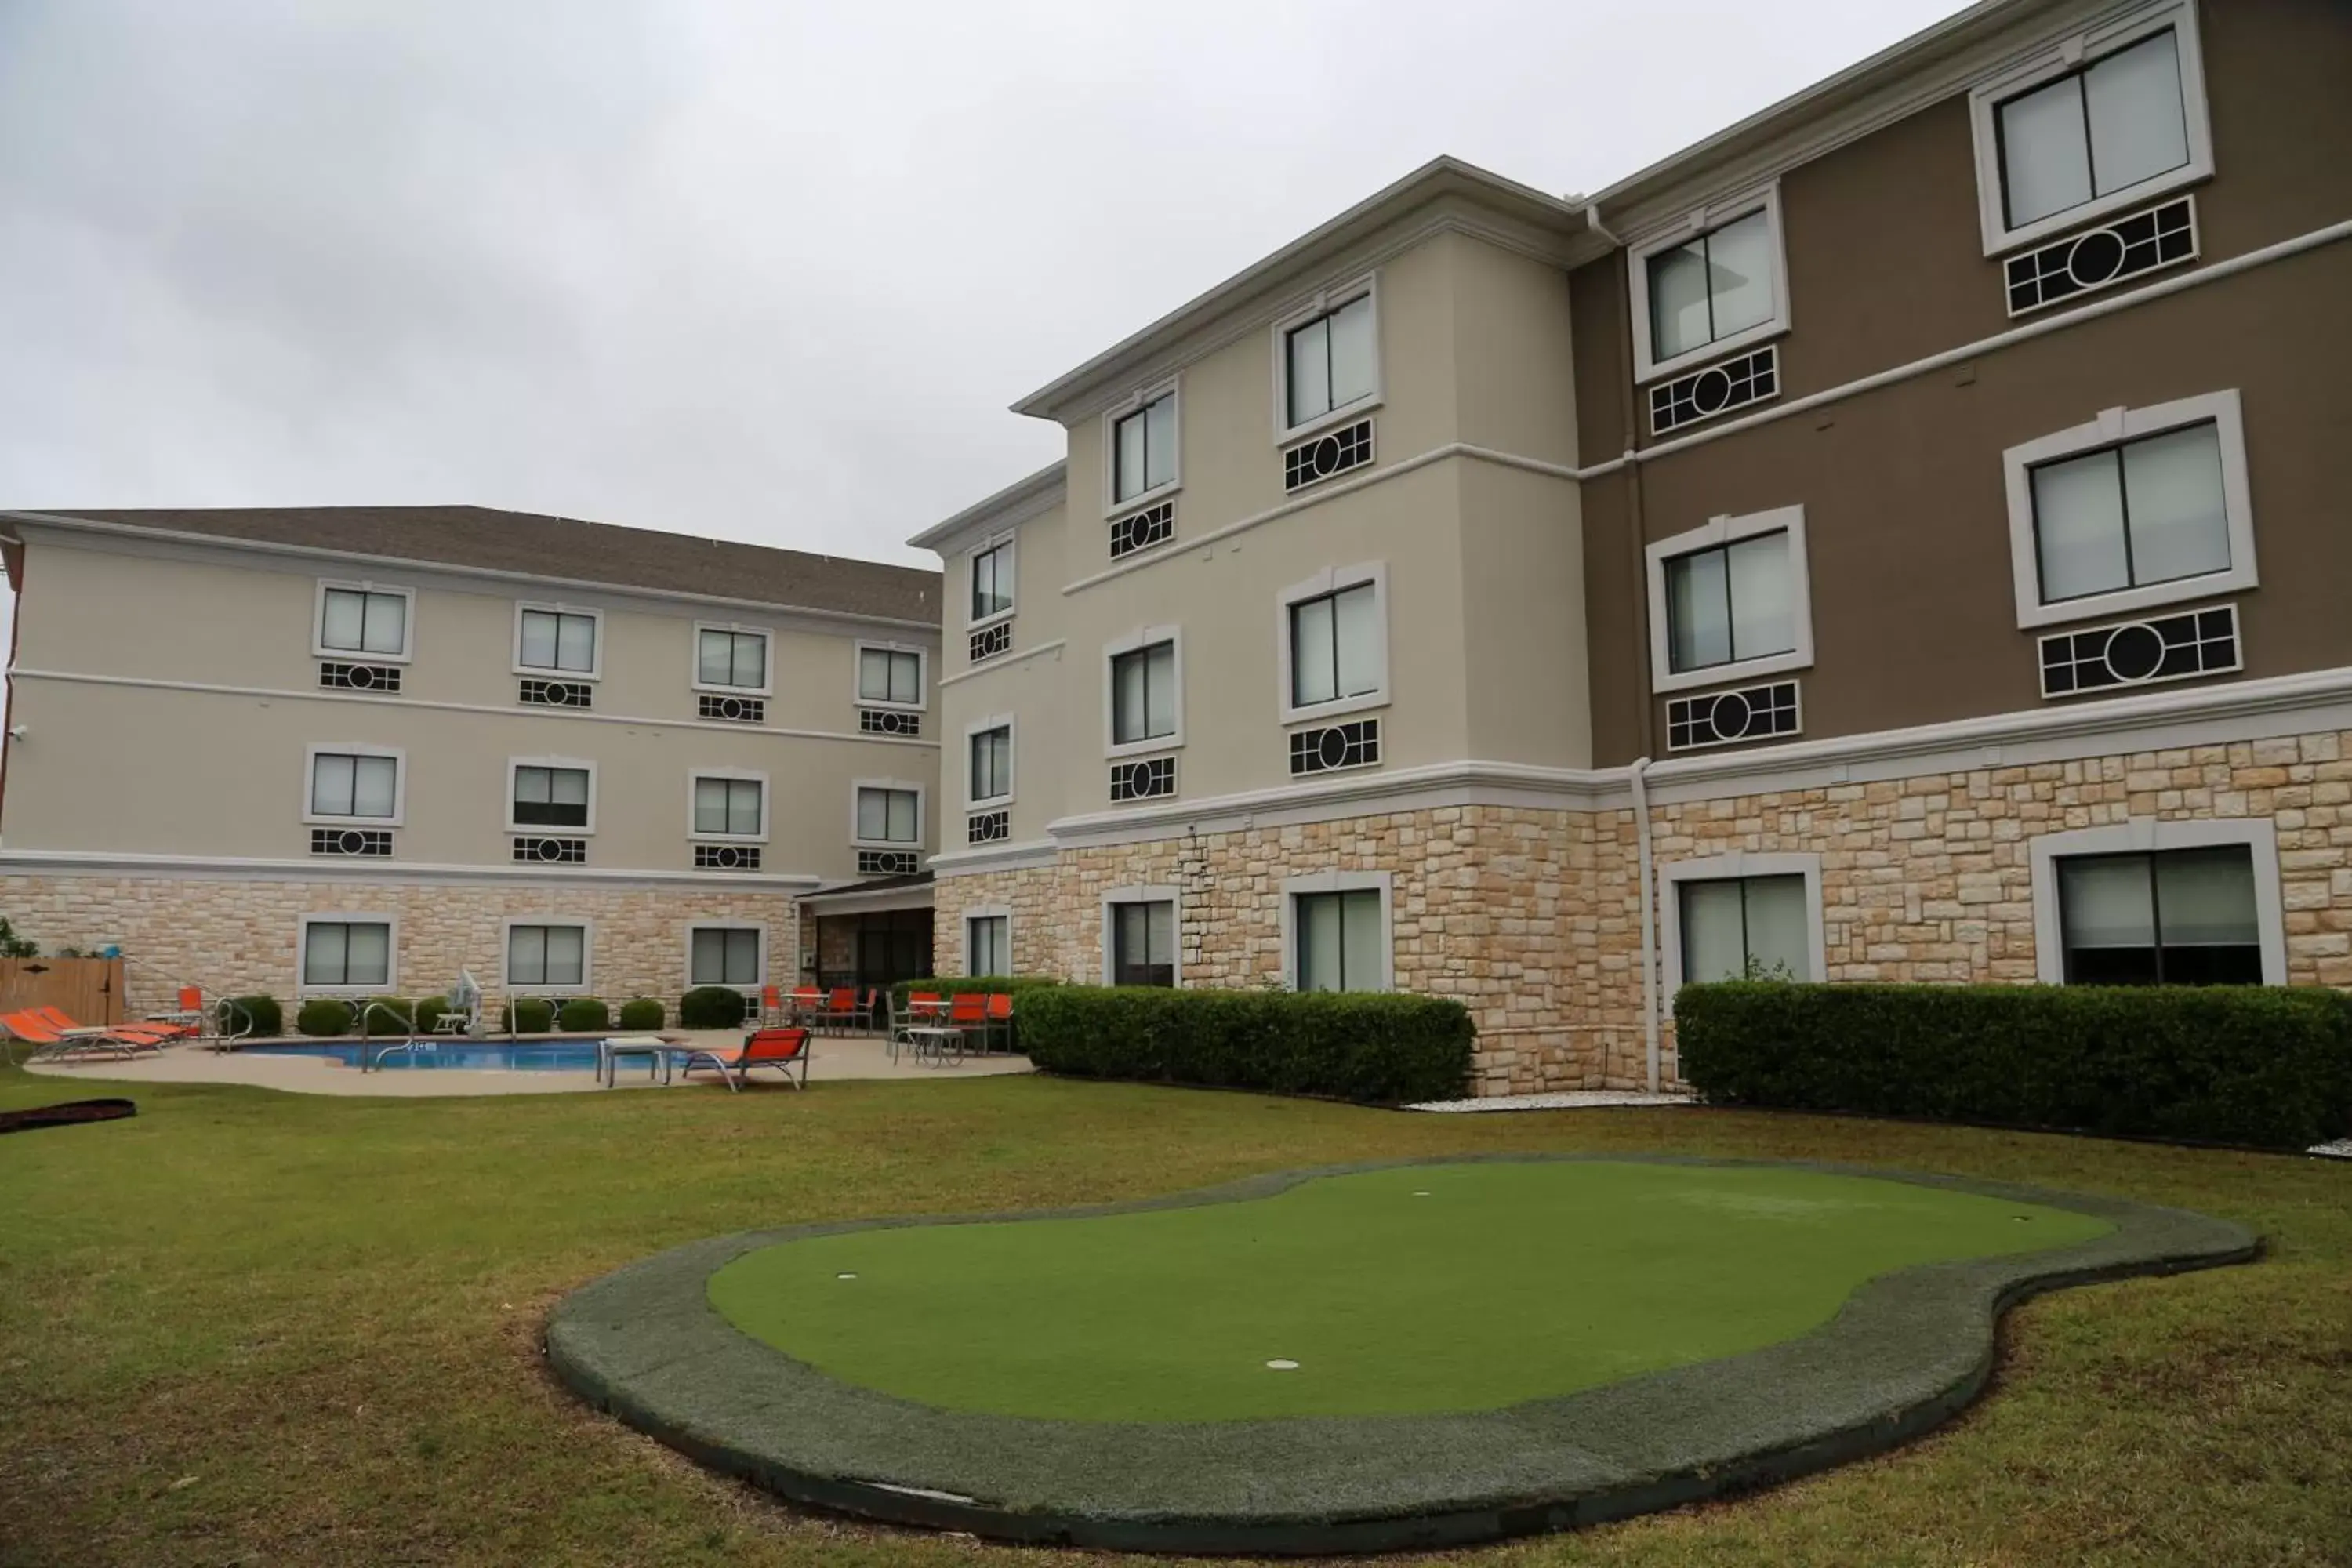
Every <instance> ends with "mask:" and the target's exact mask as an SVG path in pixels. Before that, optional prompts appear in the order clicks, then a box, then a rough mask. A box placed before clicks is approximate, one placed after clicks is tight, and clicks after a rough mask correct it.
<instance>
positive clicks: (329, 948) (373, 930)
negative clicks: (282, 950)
mask: <svg viewBox="0 0 2352 1568" xmlns="http://www.w3.org/2000/svg"><path fill="white" fill-rule="evenodd" d="M391 984H392V922H391V921H375V920H313V921H304V922H303V924H302V985H303V988H304V989H306V990H329V991H382V990H385V989H388V988H389V987H390V986H391Z"/></svg>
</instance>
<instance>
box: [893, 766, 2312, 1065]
mask: <svg viewBox="0 0 2352 1568" xmlns="http://www.w3.org/2000/svg"><path fill="white" fill-rule="evenodd" d="M2246 816H2259V817H2268V818H2269V819H2271V821H2272V822H2273V826H2275V828H2276V831H2277V837H2278V852H2279V878H2280V882H2281V895H2282V904H2283V907H2284V925H2285V937H2286V953H2287V970H2288V979H2289V981H2290V982H2291V983H2293V984H2326V985H2337V986H2352V735H2347V734H2342V733H2335V732H2328V733H2319V734H2306V735H2298V736H2284V737H2280V738H2277V739H2273V740H2264V741H2256V742H2239V743H2235V744H2230V745H2212V746H2195V747H2184V748H2179V749H2176V750H2168V751H2162V752H2128V753H2118V754H2116V755H2113V756H2106V757H2097V758H2091V759H2086V760H2083V761H2078V762H2067V763H2035V764H2031V765H2023V766H2012V767H1991V768H1980V769H1971V770H1967V771H1964V772H1959V773H1933V774H1927V775H1922V776H1920V777H1916V778H1909V779H1901V780H1893V781H1886V782H1879V783H1870V784H1832V785H1824V786H1822V787H1818V788H1811V789H1802V790H1786V791H1776V792H1770V793H1765V794H1757V795H1732V796H1726V797H1724V798H1720V799H1715V800H1701V801H1687V802H1676V803H1674V804H1667V805H1654V806H1653V808H1652V833H1653V840H1652V852H1653V854H1654V858H1655V859H1656V862H1657V864H1658V866H1659V867H1660V868H1664V866H1666V865H1667V864H1669V863H1671V862H1673V861H1675V860H1682V859H1689V858H1696V857H1700V856H1710V855H1720V854H1726V853H1728V852H1730V851H1732V850H1746V851H1751V852H1774V851H1791V850H1797V851H1813V852H1818V853H1819V854H1820V855H1821V857H1822V926H1823V936H1824V941H1825V947H1826V960H1827V974H1828V978H1830V979H1831V980H1880V981H2015V982H2031V981H2032V980H2033V979H2034V977H2035V974H2036V964H2035V952H2034V930H2033V893H2032V862H2031V859H2030V857H2029V853H2028V849H2027V841H2028V840H2029V839H2030V838H2032V837H2034V836H2036V835H2038V834H2042V833H2051V832H2059V831H2063V830H2068V829H2073V828H2081V827H2095V826H2107V825H2112V824H2118V823H2122V822H2125V821H2127V820H2130V819H2133V818H2157V819H2161V820H2183V819H2192V818H2206V817H2246ZM1328 870H1386V871H1389V872H1391V873H1392V874H1393V879H1394V883H1393V894H1392V899H1391V931H1392V934H1393V937H1394V941H1395V978H1396V984H1397V985H1398V987H1399V988H1400V989H1402V990H1409V991H1417V992H1423V993H1427V994H1433V995H1453V996H1459V997H1461V998H1462V999H1463V1000H1464V1001H1465V1003H1467V1004H1468V1005H1469V1006H1470V1008H1471V1011H1472V1014H1473V1016H1475V1018H1476V1019H1477V1022H1478V1028H1479V1035H1480V1045H1479V1056H1478V1072H1477V1088H1478V1090H1479V1091H1480V1092H1481V1093H1490V1094H1492V1093H1525V1092H1534V1091H1540V1090H1547V1089H1577V1088H1632V1087H1638V1086H1639V1085H1640V1084H1641V1083H1642V1082H1643V1078H1644V1076H1645V1075H1644V1062H1643V1026H1642V1003H1641V984H1640V953H1641V931H1640V924H1639V921H1640V902H1639V891H1638V888H1637V883H1638V861H1637V857H1636V848H1635V841H1634V833H1633V814H1632V813H1631V812H1630V811H1602V812H1572V811H1547V810H1534V809H1524V808H1507V807H1496V806H1462V807H1454V808H1441V809H1433V810H1423V811H1414V812H1402V813H1397V814H1394V815H1391V816H1369V817H1356V818H1349V819H1345V820H1340V821H1334V822H1325V823H1315V824H1309V825H1306V826H1288V827H1278V828H1251V829H1243V830H1237V831H1233V832H1226V833H1215V834H1207V835H1201V836H1198V837H1186V838H1177V839H1163V840H1160V841H1156V842H1146V843H1135V844H1127V845H1118V846H1111V847H1088V848H1078V849H1070V850H1066V851H1064V852H1063V853H1062V854H1061V855H1060V856H1059V857H1058V858H1057V861H1056V863H1055V864H1054V865H1052V866H1048V867H1035V868H1024V869H1018V870H1010V871H997V872H982V873H975V874H972V875H970V876H959V877H950V878H946V879H942V880H941V881H940V884H939V890H938V900H937V920H938V922H939V924H938V930H937V941H938V948H939V952H940V954H941V955H942V967H947V966H949V963H950V962H952V963H961V953H962V951H963V945H962V933H961V930H960V926H961V912H962V910H964V909H966V908H968V907H972V906H977V905H1002V906H1005V907H1008V908H1010V910H1012V915H1013V931H1012V935H1013V960H1014V963H1015V967H1016V968H1018V969H1019V970H1020V971H1021V972H1022V973H1044V974H1055V975H1060V976H1062V977H1064V978H1066V979H1076V980H1086V981H1092V980H1098V979H1099V978H1100V976H1101V973H1102V921H1101V901H1102V895H1103V894H1104V893H1105V892H1107V891H1108V890H1109V889H1112V888H1116V887H1122V886H1131V885H1139V886H1160V885H1167V886H1174V887H1177V888H1179V889H1181V890H1182V894H1183V902H1182V910H1181V942H1182V952H1181V959H1182V974H1183V978H1184V983H1185V984H1203V985H1239V986H1255V985H1261V984H1268V983H1270V982H1275V981H1278V980H1279V978H1280V976H1281V973H1282V969H1283V963H1282V951H1281V942H1282V939H1281V899H1282V884H1283V882H1284V880H1285V879H1286V878H1289V877H1294V876H1300V875H1305V874H1307V873H1310V872H1316V871H1328ZM1669 913H1670V911H1668V910H1664V909H1663V908H1662V909H1661V910H1660V919H1661V921H1663V920H1664V919H1665V918H1667V916H1668V915H1669ZM1663 941H1664V937H1663V926H1662V927H1661V936H1660V942H1661V945H1662V946H1663ZM1662 1035H1663V1040H1662V1065H1663V1068H1664V1075H1665V1076H1666V1077H1668V1078H1672V1076H1673V1075H1674V1071H1675V1058H1674V1051H1673V1044H1672V1026H1671V1022H1670V1021H1665V1022H1664V1023H1663V1026H1662Z"/></svg>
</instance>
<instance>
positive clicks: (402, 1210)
mask: <svg viewBox="0 0 2352 1568" xmlns="http://www.w3.org/2000/svg"><path fill="white" fill-rule="evenodd" d="M77 1092H79V1093H85V1094H87V1093H105V1092H110V1091H109V1090H108V1089H102V1088H89V1089H78V1087H77V1086H73V1085H60V1084H59V1083H58V1082H57V1081H56V1080H54V1079H27V1078H26V1077H24V1076H23V1075H21V1074H18V1073H15V1072H9V1071H0V1109H6V1108H11V1107H17V1106H24V1105H31V1104H40V1103H46V1102H48V1101H51V1100H61V1099H68V1098H72V1097H73V1096H74V1095H75V1094H76V1093H77ZM139 1100H140V1108H141V1115H140V1116H139V1117H138V1118H137V1119H136V1120H135V1121H127V1122H117V1123H112V1124H107V1125H100V1126H91V1127H78V1128H66V1129H58V1130H49V1131H37V1132H28V1133H24V1134H21V1135H16V1136H11V1137H6V1138H0V1184H5V1188H6V1191H7V1193H8V1194H9V1200H10V1201H9V1204H8V1206H7V1208H6V1209H5V1213H0V1346H5V1349H0V1563H7V1564H10V1565H11V1568H15V1565H18V1564H22V1565H26V1568H32V1565H39V1568H52V1565H63V1564H79V1563H123V1564H141V1565H148V1564H153V1565H167V1564H181V1563H206V1564H213V1563H286V1564H300V1565H306V1568H307V1565H310V1564H334V1563H363V1564H376V1563H500V1564H506V1563H566V1564H568V1563H614V1564H621V1563H627V1564H638V1563H711V1564H718V1563H729V1564H736V1563H749V1564H769V1563H873V1564H881V1563H914V1564H947V1563H969V1562H971V1561H973V1560H975V1559H990V1560H993V1561H997V1562H1002V1563H1006V1564H1008V1565H1014V1564H1033V1563H1042V1562H1046V1561H1051V1560H1053V1555H1052V1554H1050V1553H1036V1552H1022V1553H1014V1552H1004V1551H999V1550H996V1549H992V1548H987V1547H982V1546H979V1545H976V1544H974V1543H973V1542H969V1541H961V1540H951V1539H935V1538H930V1537H923V1536H915V1535H908V1534H901V1533H897V1532H891V1531H877V1530H869V1529H866V1528H864V1527H860V1526H856V1525H853V1524H848V1523H844V1522H841V1521H832V1520H826V1519H822V1518H816V1517H813V1516H806V1515H802V1514H797V1513H794V1512H793V1511H791V1510H786V1509H783V1508H782V1507H779V1506H776V1505H773V1504H772V1503H769V1502H767V1501H765V1500H762V1499H761V1498H760V1497H758V1496H757V1495H756V1494H753V1493H751V1492H750V1491H748V1490H746V1489H742V1488H740V1487H738V1486H735V1485H733V1484H730V1483H726V1482H721V1481H719V1480H716V1479H712V1478H710V1477H709V1476H707V1475H705V1474H703V1473H702V1472H700V1471H698V1469H696V1468H695V1467H693V1466H692V1465H690V1464H688V1462H686V1461H684V1460H682V1459H680V1458H677V1457H676V1456H674V1455H671V1454H669V1453H668V1452H667V1451H666V1450H663V1449H661V1448H660V1447H657V1446H656V1445H655V1444H653V1443H651V1442H650V1441H649V1440H647V1439H645V1438H643V1437H640V1436H635V1434H632V1433H630V1432H628V1431H625V1430H624V1429H623V1428H622V1427H621V1426H618V1425H617V1424H616V1423H614V1422H611V1421H608V1420H605V1419H604V1418H602V1417H598V1416H594V1415H590V1414H588V1413H587V1412H585V1411H584V1410H583V1408H581V1407H580V1406H579V1405H577V1404H576V1403H574V1402H573V1401H572V1399H571V1397H570V1396H569V1395H568V1394H565V1393H563V1392H562V1390H561V1389H560V1388H559V1387H557V1386H556V1384H554V1383H553V1381H552V1380H551V1378H550V1377H549V1376H548V1375H547V1374H546V1372H545V1370H544V1367H543V1365H542V1363H541V1356H540V1353H539V1349H538V1341H539V1334H540V1327H541V1321H542V1319H543V1316H544V1314H545V1312H546V1311H547V1310H548V1308H549V1306H550V1305H551V1302H552V1301H553V1300H555V1299H556V1298H557V1297H558V1296H560V1295H561V1294H562V1292H563V1291H564V1290H566V1289H569V1288H570V1287H572V1286H573V1285H576V1284H578V1283H580V1282H582V1281H583V1280H585V1279H590V1278H593V1277H594V1276H596V1275H599V1274H602V1273H604V1272H605V1271H606V1270H608V1269H611V1268H614V1267H616V1266H618V1265H620V1264H622V1263H625V1262H627V1261H629V1260H631V1259H633V1258H639V1257H642V1256H644V1255H646V1254H647V1253H649V1252H653V1251H656V1250H657V1249H659V1248H662V1247H668V1246H672V1245H675V1244H677V1243H679V1242H682V1241H686V1240H688V1239H690V1238H693V1237H700V1236H707V1235H711V1234H714V1233H718V1232H722V1231H733V1230H742V1229H751V1228H756V1227H760V1226H776V1225H782V1224H787V1223H791V1222H794V1221H801V1220H811V1219H824V1218H845V1217H853V1216H857V1215H873V1214H878V1213H889V1212H938V1211H942V1210H963V1209H1009V1208H1020V1207H1033V1206H1034V1207H1043V1206H1047V1205H1067V1204H1076V1203H1088V1202H1097V1201H1112V1200H1120V1199H1130V1198H1137V1197H1143V1196H1147V1195H1150V1194H1155V1193H1163V1192H1171V1191H1176V1190H1181V1189H1184V1188H1189V1187H1197V1186H1204V1185H1208V1184H1213V1183H1217V1182H1222V1181H1226V1180H1231V1179H1234V1178H1236V1177H1239V1176H1243V1175H1246V1174H1249V1173H1255V1172H1261V1171H1270V1170H1283V1169H1289V1168H1293V1167H1297V1166H1300V1165H1307V1164H1322V1163H1339V1162H1344V1161H1351V1160H1371V1159H1381V1158H1389V1157H1397V1156H1404V1155H1426V1154H1440V1153H1446V1152H1467V1151H1477V1150H1496V1149H1553V1150H1569V1149H1591V1150H1603V1151H1606V1150H1645V1151H1659V1152H1691V1153H1706V1154H1729V1155H1754V1156H1767V1157H1790V1158H1801V1159H1816V1160H1831V1161H1845V1162H1853V1163H1877V1164H1884V1165H1889V1166H1896V1167H1905V1168H1910V1169H1922V1170H1941V1171H1950V1172H1956V1173H1969V1174H1976V1175H1982V1176H1987V1177H1991V1178H1995V1179H2000V1180H2008V1181H2017V1182H2028V1183H2037V1184H2045V1185H2050V1186H2057V1187H2074V1188H2077V1189H2082V1190H2086V1191H2098V1192H2106V1193H2114V1194H2122V1195H2125V1196H2129V1197H2134V1198H2138V1199H2142V1200H2145V1201H2150V1202H2156V1203H2168V1204H2178V1205H2183V1206H2186V1207H2190V1208H2196V1209H2201V1210H2204V1211H2206V1212H2208V1213H2210V1214H2214V1215H2222V1216H2226V1217H2230V1218H2233V1219H2237V1220H2240V1221H2242V1223H2245V1224H2247V1225H2250V1226H2253V1227H2254V1228H2256V1229H2257V1230H2259V1231H2261V1232H2262V1233H2263V1236H2264V1237H2266V1239H2267V1241H2268V1242H2269V1244H2270V1247H2271V1248H2272V1255H2271V1256H2270V1257H2269V1258H2267V1259H2265V1260H2264V1261H2263V1262H2262V1263H2259V1264H2257V1265H2255V1266H2253V1267H2251V1268H2224V1269H2217V1270H2212V1271H2210V1272H2205V1273H2200V1274H2194V1275H2189V1276H2185V1277H2182V1278H2179V1279H2165V1280H2134V1281H2129V1282H2126V1283H2123V1284H2119V1285H2114V1286H2106V1287H2101V1288H2098V1289H2086V1290H2078V1291H2069V1292H2065V1293H2063V1294H2060V1295H2057V1296H2053V1297H2050V1298H2046V1299H2044V1300H2040V1301H2037V1302H2035V1303H2033V1304H2032V1305H2031V1306H2029V1307H2027V1308H2025V1309H2024V1310H2021V1312H2019V1313H2017V1314H2016V1315H2014V1316H2013V1317H2012V1318H2011V1320H2010V1324H2009V1328H2008V1330H2007V1331H2006V1332H2005V1334H2004V1354H2003V1361H2002V1367H2001V1373H2000V1381H1999V1384H1998V1386H1997V1387H1996V1389H1995V1391H1994V1393H1993V1394H1992V1395H1991V1397H1990V1400H1989V1401H1988V1402H1986V1403H1985V1404H1983V1405H1979V1406H1978V1407H1977V1408H1976V1409H1975V1410H1974V1411H1973V1412H1972V1413H1971V1414H1969V1415H1968V1416H1966V1417H1965V1418H1963V1419H1962V1420H1961V1421H1960V1422H1958V1423H1957V1424H1956V1425H1954V1426H1950V1427H1948V1428H1946V1429H1945V1430H1944V1431H1943V1432H1942V1433H1940V1434H1938V1435H1937V1436H1934V1437H1932V1438H1930V1439H1928V1440H1927V1441H1926V1442H1924V1443H1921V1444H1918V1445H1916V1446H1915V1447H1911V1448H1909V1449H1907V1450H1905V1451H1903V1452H1901V1453H1897V1454H1895V1455H1892V1456H1888V1457H1886V1458H1881V1459H1878V1460H1874V1461H1871V1462H1868V1463H1864V1464H1862V1465H1858V1466H1854V1467H1852V1468H1847V1469H1843V1470H1839V1471H1835V1472H1832V1473H1830V1474H1827V1475H1823V1476H1821V1477H1817V1478H1814V1479H1811V1480H1807V1481H1804V1482H1801V1483H1799V1484H1796V1485H1794V1486H1790V1487H1788V1488H1785V1489H1780V1490H1777V1491H1773V1492H1770V1493H1767V1494H1764V1495H1761V1496H1759V1497H1756V1498H1753V1499H1749V1500H1743V1501H1740V1502H1737V1503H1733V1504H1728V1505H1719V1506H1714V1507H1708V1508H1703V1509H1697V1510H1688V1511H1685V1512H1683V1513H1677V1514H1673V1515H1667V1516H1663V1517H1657V1518H1652V1519H1645V1520H1639V1521H1632V1522H1630V1523H1627V1524H1623V1525H1620V1526H1614V1527H1611V1528H1608V1529H1604V1530H1601V1531H1592V1532H1590V1533H1587V1534H1584V1535H1580V1536H1574V1537H1566V1538H1552V1539H1548V1540H1541V1541H1535V1542H1521V1543H1519V1544H1517V1545H1514V1546H1507V1547H1503V1548H1497V1549H1495V1550H1493V1551H1490V1552H1481V1553H1474V1554H1468V1555H1467V1556H1465V1558H1464V1559H1463V1560H1464V1561H1471V1560H1475V1561H1479V1562H1484V1563H1689V1564H1700V1563H1705V1564H1717V1563H1790V1562H1802V1563H1872V1564H1903V1563H1950V1564H1971V1565H1984V1564H2041V1563H2073V1562H2107V1563H2163V1564H2179V1563H2196V1564H2219V1563H2343V1562H2346V1561H2347V1556H2346V1553H2347V1550H2352V1546H2347V1543H2352V1397H2348V1396H2347V1387H2352V1168H2347V1167H2346V1166H2343V1165H2335V1164H2321V1163H2315V1162H2304V1161H2297V1160H2292V1159H2285V1158H2276V1157H2266V1156H2257V1155H2240V1154H2215V1153H2197V1152H2187V1151H2181V1150H2173V1149H2164V1148H2158V1147H2153V1146H2144V1145H2130V1144H2114V1143H2096V1142H2084V1141H2076V1140H2068V1139H2058V1138H2042V1137H2032V1136H2026V1135H2021V1134H2005V1133H1995V1132H1979V1131H1960V1130H1943V1129H1933V1128H1918V1127H1904V1126H1890V1125H1876V1124H1870V1123H1864V1122H1845V1121H1827V1120H1809V1119H1801V1118H1793V1117H1790V1118H1782V1117H1769V1116H1759V1115H1747V1114H1733V1113H1717V1112H1693V1111H1673V1110H1666V1111H1654V1112H1653V1111H1611V1112H1603V1113H1593V1112H1586V1113H1581V1114H1562V1115H1544V1116H1508V1117H1434V1116H1407V1115H1399V1114H1391V1113H1383V1112H1378V1111H1370V1110H1353V1109H1349V1108H1346V1107H1340V1106H1331V1105H1319V1104H1305V1103H1297V1102H1286V1101H1276V1100H1258V1099H1253V1098H1249V1097H1245V1096H1240V1095H1227V1094H1209V1093H1188V1092H1181V1091H1175V1090H1165V1089H1142V1088H1131V1087H1124V1086H1106V1085H1095V1084H1085V1083H1065V1082H1055V1081H1047V1080H1043V1079H975V1080H971V1081H968V1082H962V1083H924V1084H887V1083H871V1084H823V1083H820V1084H819V1085H818V1086H817V1087H816V1088H815V1089H814V1090H812V1091H811V1092H809V1093H808V1094H806V1095H797V1094H793V1093H792V1092H790V1091H787V1090H783V1089H770V1090H768V1091H767V1092H764V1093H757V1094H747V1095H740V1096H730V1095H726V1094H722V1093H719V1092H716V1091H694V1092H670V1093H645V1092H631V1093H616V1094H609V1095H587V1096H552V1097H548V1098H544V1099H530V1098H525V1099H498V1100H440V1101H436V1100H380V1101H368V1100H315V1099H300V1098H295V1097H288V1096H273V1095H268V1094H265V1093H262V1092H259V1091H255V1090H247V1089H193V1088H192V1089H166V1088H160V1087H159V1088H155V1089H142V1090H141V1091H139Z"/></svg>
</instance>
